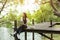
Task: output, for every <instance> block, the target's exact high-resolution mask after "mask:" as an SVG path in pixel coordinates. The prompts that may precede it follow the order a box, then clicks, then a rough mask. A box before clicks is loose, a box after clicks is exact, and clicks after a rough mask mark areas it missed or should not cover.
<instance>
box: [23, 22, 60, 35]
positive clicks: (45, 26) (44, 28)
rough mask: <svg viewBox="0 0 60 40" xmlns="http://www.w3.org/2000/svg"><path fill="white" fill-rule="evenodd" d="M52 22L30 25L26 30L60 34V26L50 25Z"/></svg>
mask: <svg viewBox="0 0 60 40" xmlns="http://www.w3.org/2000/svg"><path fill="white" fill-rule="evenodd" d="M56 23H57V22H52V25H55V24H56ZM50 26H51V25H50V22H44V23H40V24H36V25H34V26H28V28H26V29H25V30H24V31H27V32H41V33H57V34H58V33H59V34H60V28H56V27H54V26H53V27H50Z"/></svg>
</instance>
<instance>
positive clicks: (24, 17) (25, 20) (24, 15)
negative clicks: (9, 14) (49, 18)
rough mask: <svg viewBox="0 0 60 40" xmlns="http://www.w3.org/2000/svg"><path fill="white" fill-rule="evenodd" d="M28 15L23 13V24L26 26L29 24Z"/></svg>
mask: <svg viewBox="0 0 60 40" xmlns="http://www.w3.org/2000/svg"><path fill="white" fill-rule="evenodd" d="M26 18H27V14H26V13H23V22H24V24H26V23H27V19H26Z"/></svg>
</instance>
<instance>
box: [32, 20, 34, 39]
mask: <svg viewBox="0 0 60 40" xmlns="http://www.w3.org/2000/svg"><path fill="white" fill-rule="evenodd" d="M32 24H33V25H34V19H32ZM33 40H34V32H33Z"/></svg>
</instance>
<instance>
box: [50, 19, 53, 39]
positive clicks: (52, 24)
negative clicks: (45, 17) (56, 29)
mask: <svg viewBox="0 0 60 40" xmlns="http://www.w3.org/2000/svg"><path fill="white" fill-rule="evenodd" d="M50 25H51V26H50V27H53V26H52V25H53V24H52V20H50ZM50 40H53V33H51V39H50Z"/></svg>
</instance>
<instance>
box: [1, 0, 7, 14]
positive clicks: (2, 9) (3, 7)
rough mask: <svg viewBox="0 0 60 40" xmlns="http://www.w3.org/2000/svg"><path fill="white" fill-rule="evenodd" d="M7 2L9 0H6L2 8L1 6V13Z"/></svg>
mask: <svg viewBox="0 0 60 40" xmlns="http://www.w3.org/2000/svg"><path fill="white" fill-rule="evenodd" d="M6 3H7V0H6V1H5V3H4V4H3V6H2V8H1V10H0V14H1V12H2V11H3V9H4V7H5V5H6Z"/></svg>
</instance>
